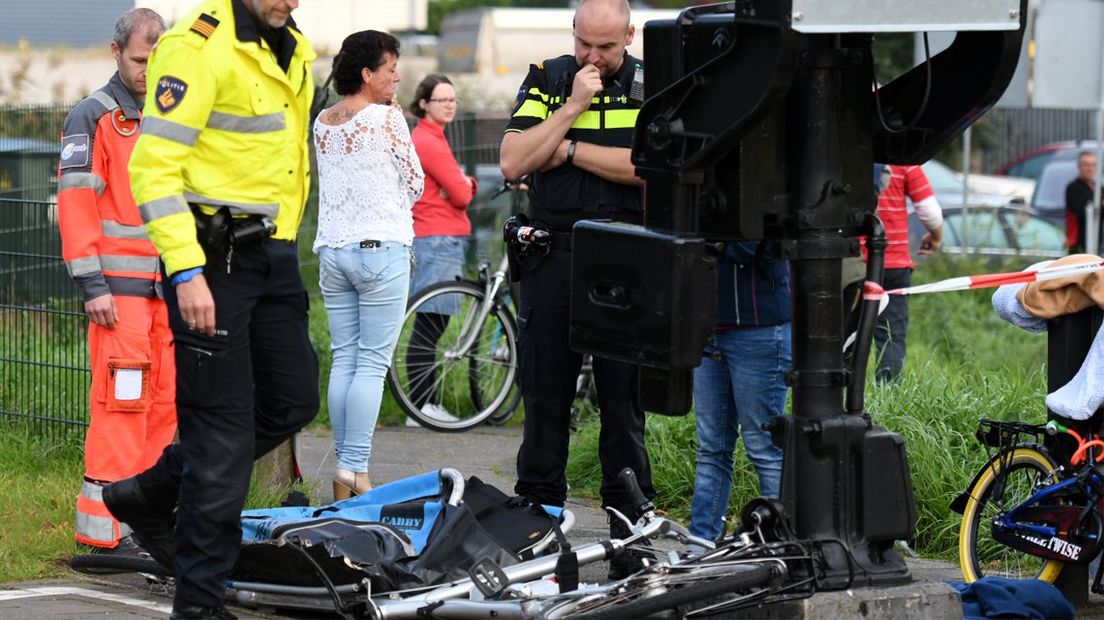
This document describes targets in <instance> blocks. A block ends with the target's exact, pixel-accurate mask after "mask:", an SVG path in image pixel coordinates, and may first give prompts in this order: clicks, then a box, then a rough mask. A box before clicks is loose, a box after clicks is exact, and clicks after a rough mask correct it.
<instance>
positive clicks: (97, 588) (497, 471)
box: [0, 427, 1104, 620]
mask: <svg viewBox="0 0 1104 620" xmlns="http://www.w3.org/2000/svg"><path fill="white" fill-rule="evenodd" d="M520 441H521V432H520V430H519V429H498V428H485V429H478V430H475V431H470V432H467V433H459V434H448V433H434V432H431V431H427V430H424V429H421V428H405V427H402V428H381V429H379V430H378V431H377V432H376V435H375V438H374V440H373V455H372V462H371V464H370V470H371V472H370V473H371V476H372V479H373V482H374V483H376V484H382V483H385V482H390V481H392V480H396V479H400V478H405V477H407V476H411V475H416V474H420V473H424V472H427V471H432V470H436V469H440V468H441V467H453V468H455V469H457V470H459V471H460V472H461V473H462V474H464V476H465V477H467V476H472V475H474V476H478V477H479V478H481V479H482V480H484V481H485V482H488V483H490V484H493V485H495V486H497V487H499V488H500V489H502V490H503V491H504V492H506V493H507V494H512V488H513V468H514V456H515V454H516V452H517V447H518V444H519V443H520ZM300 459H301V465H302V468H303V474H304V476H305V477H306V478H307V479H308V480H311V481H313V482H314V483H315V484H316V485H317V486H316V491H315V492H314V493H313V496H312V497H311V501H312V503H314V504H321V503H325V502H328V501H329V500H330V499H331V486H330V478H331V477H332V475H333V468H334V457H333V450H332V446H331V443H330V436H329V434H328V433H325V432H315V433H311V434H306V435H303V436H302V438H301V441H300ZM568 507H569V508H570V509H571V510H573V511H574V512H575V514H576V516H577V519H578V520H577V523H576V526H575V528H574V529H573V530H572V531H571V533H570V534H569V535H568V537H569V539H570V540H571V542H572V543H573V544H583V543H587V542H592V541H594V540H597V539H600V538H605V537H606V536H607V526H606V518H605V515H604V513H603V512H602V511H601V509H600V508H599V506H598V503H597V502H596V501H593V500H586V499H576V498H572V499H569V500H568ZM908 563H909V567H910V569H911V570H912V574H913V578H914V579H915V580H916V582H917V583H919V584H930V583H933V582H941V581H944V580H949V579H950V580H954V579H960V578H961V575H960V574H959V572H958V567H957V566H955V565H952V564H950V563H948V562H941V561H935V560H922V559H909V561H908ZM581 573H582V574H581V579H582V580H583V581H590V582H597V581H604V580H605V573H606V565H605V564H596V565H591V566H586V567H583V568H582V571H581ZM1101 600H1102V597H1098V596H1094V597H1093V604H1091V605H1090V607H1089V608H1085V609H1081V610H1079V616H1080V617H1082V618H1084V617H1098V618H1104V605H1102V603H1101ZM170 607H171V593H170V592H169V591H167V590H166V589H165V588H164V587H163V586H159V585H157V584H152V585H151V584H149V583H147V582H146V581H145V579H144V578H142V577H141V576H138V575H113V576H106V577H89V576H87V575H81V574H79V573H71V576H70V578H67V579H62V580H53V581H41V582H34V583H25V584H7V585H5V586H2V587H0V620H23V619H26V618H69V617H85V616H92V615H95V616H98V617H110V618H165V617H167V616H168V613H169V611H170ZM234 613H235V614H237V615H238V616H239V617H240V618H243V619H287V618H295V617H311V618H319V617H324V616H319V615H317V614H315V615H312V616H305V615H301V616H296V615H294V614H291V613H286V614H274V613H259V612H257V611H254V610H248V609H243V608H234Z"/></svg>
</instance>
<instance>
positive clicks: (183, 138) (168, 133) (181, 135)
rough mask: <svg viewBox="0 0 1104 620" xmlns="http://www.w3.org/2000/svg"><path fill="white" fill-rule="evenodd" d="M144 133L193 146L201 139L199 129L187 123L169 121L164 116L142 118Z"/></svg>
mask: <svg viewBox="0 0 1104 620" xmlns="http://www.w3.org/2000/svg"><path fill="white" fill-rule="evenodd" d="M142 133H144V134H148V135H151V136H157V137H158V138H164V139H166V140H172V141H173V142H178V143H180V144H183V145H184V146H192V145H194V144H195V143H196V140H197V139H199V130H198V129H192V128H191V127H188V126H187V125H181V124H180V123H174V122H172V121H167V120H165V119H163V118H154V117H152V116H147V117H145V118H143V119H142Z"/></svg>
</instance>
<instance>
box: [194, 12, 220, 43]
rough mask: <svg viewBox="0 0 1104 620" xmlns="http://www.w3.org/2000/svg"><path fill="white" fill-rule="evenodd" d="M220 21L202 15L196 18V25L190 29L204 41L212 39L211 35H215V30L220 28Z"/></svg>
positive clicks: (204, 14)
mask: <svg viewBox="0 0 1104 620" xmlns="http://www.w3.org/2000/svg"><path fill="white" fill-rule="evenodd" d="M218 25H219V20H217V19H215V18H214V17H212V16H210V15H208V14H206V13H200V14H199V17H197V18H196V20H195V23H194V24H192V27H191V28H189V30H191V31H192V32H194V33H196V34H198V35H199V36H201V37H203V38H204V39H210V38H211V35H212V34H214V33H215V28H218Z"/></svg>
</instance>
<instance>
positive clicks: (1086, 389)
mask: <svg viewBox="0 0 1104 620" xmlns="http://www.w3.org/2000/svg"><path fill="white" fill-rule="evenodd" d="M1102 403H1104V329H1099V330H1097V332H1096V337H1095V338H1093V342H1092V346H1091V347H1090V348H1089V353H1088V354H1087V355H1086V356H1085V361H1084V362H1082V363H1081V369H1080V370H1078V371H1077V374H1076V375H1074V376H1073V379H1070V382H1069V383H1067V384H1065V385H1063V386H1062V387H1060V388H1058V389H1057V390H1055V391H1053V392H1051V393H1050V394H1047V397H1046V405H1047V408H1048V409H1050V410H1051V411H1053V412H1054V413H1057V414H1058V415H1060V416H1063V417H1067V418H1072V419H1074V420H1088V419H1089V418H1091V417H1092V415H1093V414H1094V413H1096V410H1097V409H1099V408H1100V405H1101V404H1102Z"/></svg>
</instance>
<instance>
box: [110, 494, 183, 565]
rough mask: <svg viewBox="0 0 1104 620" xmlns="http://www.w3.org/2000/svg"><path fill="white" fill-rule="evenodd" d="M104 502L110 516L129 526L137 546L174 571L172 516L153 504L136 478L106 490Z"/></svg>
mask: <svg viewBox="0 0 1104 620" xmlns="http://www.w3.org/2000/svg"><path fill="white" fill-rule="evenodd" d="M103 501H104V505H106V506H107V509H108V510H109V511H111V514H112V515H113V516H114V517H115V518H116V519H118V520H119V521H122V522H123V523H126V524H127V525H129V526H130V529H132V530H133V531H134V533H133V536H134V538H135V540H137V541H138V544H139V545H141V546H142V548H143V549H145V550H146V552H148V553H149V554H150V557H152V558H153V559H154V560H157V563H158V564H160V565H162V566H164V567H165V568H167V569H169V570H170V571H171V570H173V539H172V536H173V514H172V511H171V509H170V510H169V511H166V510H165V508H164V507H163V506H158V505H157V504H154V503H153V502H150V501H149V500H148V499H147V497H146V494H145V493H144V492H143V491H142V487H141V485H139V484H138V481H137V480H136V479H134V478H126V479H124V480H120V481H118V482H115V483H113V484H109V485H107V486H105V487H104V489H103Z"/></svg>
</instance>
